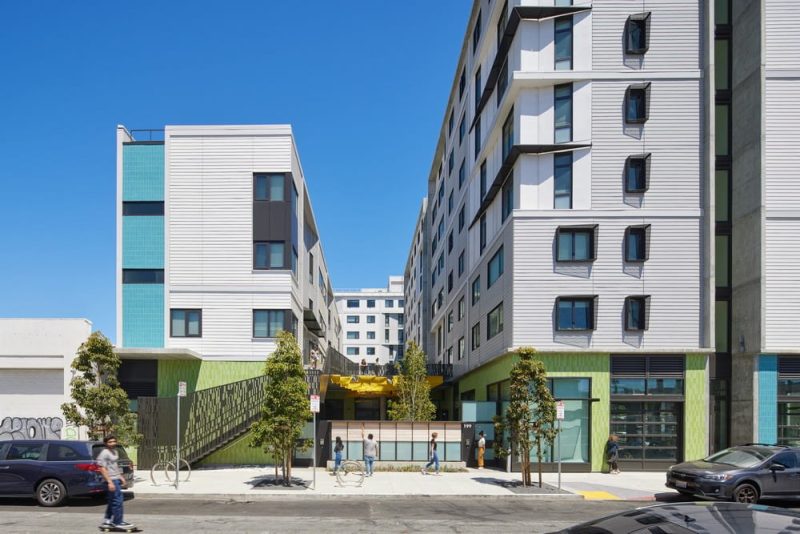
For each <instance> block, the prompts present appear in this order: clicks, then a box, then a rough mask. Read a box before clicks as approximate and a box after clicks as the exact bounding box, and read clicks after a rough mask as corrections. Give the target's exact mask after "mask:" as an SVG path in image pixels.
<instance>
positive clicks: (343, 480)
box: [336, 460, 364, 486]
mask: <svg viewBox="0 0 800 534" xmlns="http://www.w3.org/2000/svg"><path fill="white" fill-rule="evenodd" d="M336 481H337V482H338V483H339V485H340V486H346V485H348V484H350V485H353V486H361V484H363V483H364V466H363V465H361V462H358V461H355V460H345V461H344V462H342V464H341V465H340V466H339V469H338V470H337V471H336Z"/></svg>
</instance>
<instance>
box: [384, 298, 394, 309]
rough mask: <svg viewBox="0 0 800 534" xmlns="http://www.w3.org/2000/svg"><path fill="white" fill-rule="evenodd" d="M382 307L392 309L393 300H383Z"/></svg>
mask: <svg viewBox="0 0 800 534" xmlns="http://www.w3.org/2000/svg"><path fill="white" fill-rule="evenodd" d="M383 305H384V306H385V307H387V308H394V300H392V299H385V300H384V301H383Z"/></svg>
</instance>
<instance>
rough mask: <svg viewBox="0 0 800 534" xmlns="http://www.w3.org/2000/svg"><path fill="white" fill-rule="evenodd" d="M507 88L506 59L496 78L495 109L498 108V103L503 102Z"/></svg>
mask: <svg viewBox="0 0 800 534" xmlns="http://www.w3.org/2000/svg"><path fill="white" fill-rule="evenodd" d="M507 88H508V59H506V60H505V62H504V63H503V66H502V67H501V68H500V74H499V75H498V77H497V107H500V102H502V101H503V96H504V95H505V94H506V89H507Z"/></svg>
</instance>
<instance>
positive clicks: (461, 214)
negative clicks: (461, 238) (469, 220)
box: [458, 206, 466, 233]
mask: <svg viewBox="0 0 800 534" xmlns="http://www.w3.org/2000/svg"><path fill="white" fill-rule="evenodd" d="M465 223H466V216H465V214H464V206H461V209H460V210H458V232H459V233H461V230H463V229H464V224H465Z"/></svg>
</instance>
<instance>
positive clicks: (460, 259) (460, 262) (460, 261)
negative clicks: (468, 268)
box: [458, 250, 464, 276]
mask: <svg viewBox="0 0 800 534" xmlns="http://www.w3.org/2000/svg"><path fill="white" fill-rule="evenodd" d="M462 274H464V251H463V250H462V251H461V254H459V255H458V276H461V275H462Z"/></svg>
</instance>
